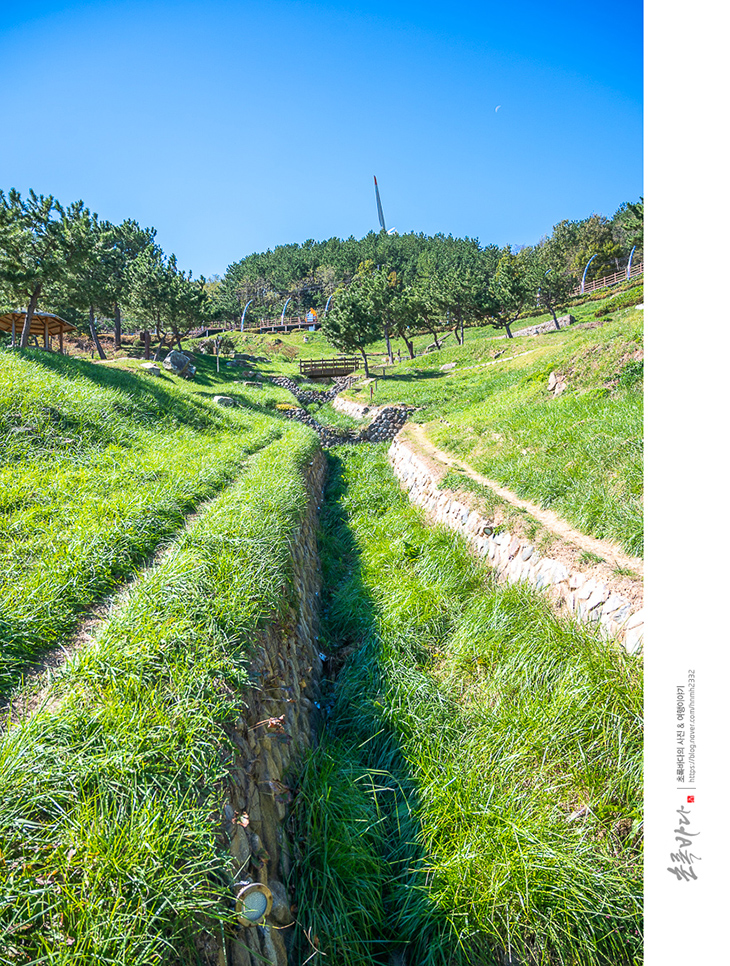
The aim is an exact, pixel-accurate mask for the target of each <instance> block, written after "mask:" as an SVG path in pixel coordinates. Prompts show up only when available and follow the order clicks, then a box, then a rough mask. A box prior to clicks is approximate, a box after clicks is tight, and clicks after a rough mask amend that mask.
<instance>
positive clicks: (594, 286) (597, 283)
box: [570, 262, 644, 295]
mask: <svg viewBox="0 0 730 966" xmlns="http://www.w3.org/2000/svg"><path fill="white" fill-rule="evenodd" d="M643 274H644V263H643V262H639V263H638V265H632V266H631V275H627V272H626V269H625V268H622V269H620V270H619V271H618V272H614V273H613V275H604V276H603V278H596V279H594V280H593V281H592V282H586V283H585V286H584V287H583V292H582V293H581V289H580V285H579V286H578V287H577V288H576V289H574V290H573V291H572V292H571V293H570V294H571V295H581V294H583V295H588V294H589V292H596V291H598V289H599V288H609V286H611V285H619V284H620V283H621V282H626V281H628V280H629V278H637V277H638V276H639V275H643Z"/></svg>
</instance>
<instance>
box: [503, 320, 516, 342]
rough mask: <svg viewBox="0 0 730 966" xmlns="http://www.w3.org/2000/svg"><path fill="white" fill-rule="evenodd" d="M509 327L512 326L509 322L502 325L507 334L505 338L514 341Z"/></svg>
mask: <svg viewBox="0 0 730 966" xmlns="http://www.w3.org/2000/svg"><path fill="white" fill-rule="evenodd" d="M511 325H512V323H511V322H505V323H504V330H505V332H506V333H507V338H508V339H514V336H513V335H512V329H510V326H511Z"/></svg>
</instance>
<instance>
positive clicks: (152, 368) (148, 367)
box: [140, 362, 162, 376]
mask: <svg viewBox="0 0 730 966" xmlns="http://www.w3.org/2000/svg"><path fill="white" fill-rule="evenodd" d="M140 369H141V370H142V371H143V372H147V373H149V374H150V375H151V376H161V375H162V372H161V371H160V368H159V366H156V365H155V364H154V362H143V363H142V365H141V366H140Z"/></svg>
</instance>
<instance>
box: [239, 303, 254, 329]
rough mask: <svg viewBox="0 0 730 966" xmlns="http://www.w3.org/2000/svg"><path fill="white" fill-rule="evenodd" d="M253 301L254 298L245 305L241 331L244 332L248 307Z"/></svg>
mask: <svg viewBox="0 0 730 966" xmlns="http://www.w3.org/2000/svg"><path fill="white" fill-rule="evenodd" d="M252 302H253V299H249V300H248V302H246V304H245V306H244V307H243V315H242V316H241V332H243V326H244V323H245V322H246V309H247V308H248V307H249V305H250V304H251V303H252Z"/></svg>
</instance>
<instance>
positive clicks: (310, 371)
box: [299, 356, 360, 379]
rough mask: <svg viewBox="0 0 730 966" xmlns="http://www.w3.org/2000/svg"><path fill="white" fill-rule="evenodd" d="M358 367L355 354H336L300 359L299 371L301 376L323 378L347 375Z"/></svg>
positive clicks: (358, 363)
mask: <svg viewBox="0 0 730 966" xmlns="http://www.w3.org/2000/svg"><path fill="white" fill-rule="evenodd" d="M359 368H360V360H359V359H358V358H357V357H356V356H336V357H335V358H334V359H300V360H299V372H300V374H301V375H302V376H309V377H310V378H313V379H317V378H319V379H323V378H325V377H327V376H349V375H350V373H351V372H355V371H356V370H357V369H359Z"/></svg>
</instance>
